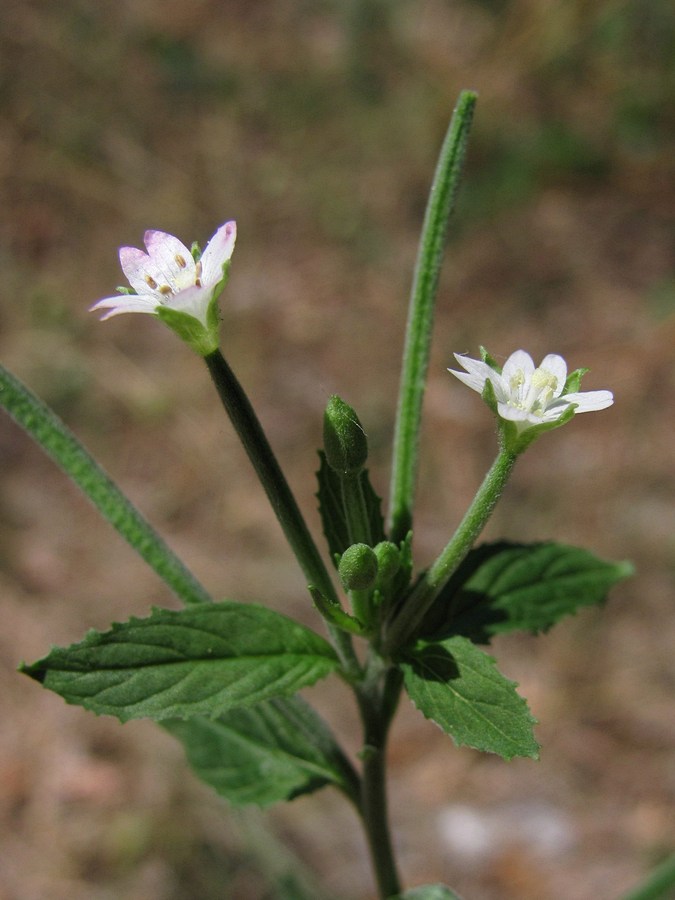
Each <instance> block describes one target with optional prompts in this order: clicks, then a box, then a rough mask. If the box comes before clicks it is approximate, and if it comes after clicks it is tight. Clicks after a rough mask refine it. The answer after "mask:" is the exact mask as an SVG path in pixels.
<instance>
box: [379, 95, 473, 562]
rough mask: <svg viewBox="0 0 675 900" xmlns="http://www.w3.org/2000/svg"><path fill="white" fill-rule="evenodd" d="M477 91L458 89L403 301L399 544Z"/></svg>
mask: <svg viewBox="0 0 675 900" xmlns="http://www.w3.org/2000/svg"><path fill="white" fill-rule="evenodd" d="M477 99H478V97H477V94H475V93H474V92H473V91H462V92H461V94H460V95H459V98H458V100H457V106H456V107H455V110H454V112H453V114H452V119H451V120H450V125H449V127H448V130H447V133H446V135H445V139H444V141H443V146H442V147H441V152H440V154H439V157H438V163H437V164H436V171H435V173H434V180H433V183H432V185H431V190H430V192H429V199H428V201H427V208H426V212H425V213H424V223H423V225H422V233H421V235H420V242H419V247H418V250H417V261H416V262H415V274H414V277H413V284H412V289H411V292H410V303H409V306H408V324H407V326H406V335H405V346H404V349H403V364H402V366H401V381H400V387H399V394H398V409H397V414H396V427H395V433H394V456H393V460H392V472H391V491H390V497H391V505H390V520H389V521H390V524H391V527H390V531H391V540H392V541H393V543H395V544H398V543H400V542H401V541H402V540H404V539H405V536H406V534H408V532H409V531H410V530H411V528H412V525H413V498H414V494H415V485H416V483H417V466H418V456H419V436H420V425H421V420H422V402H423V400H424V391H425V387H426V380H427V370H428V368H429V353H430V349H431V332H432V330H433V324H434V310H435V306H436V295H437V293H438V285H439V280H440V273H441V263H442V262H443V256H444V255H445V247H446V242H447V236H448V226H449V222H450V216H451V215H452V212H453V210H454V208H455V200H456V198H457V192H458V190H459V183H460V180H461V176H462V169H463V165H464V157H465V155H466V148H467V144H468V140H469V131H470V130H471V122H472V119H473V112H474V108H475V106H476V100H477Z"/></svg>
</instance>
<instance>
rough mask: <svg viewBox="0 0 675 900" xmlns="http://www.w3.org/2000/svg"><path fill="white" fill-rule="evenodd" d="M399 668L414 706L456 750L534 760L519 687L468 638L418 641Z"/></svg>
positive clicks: (529, 717)
mask: <svg viewBox="0 0 675 900" xmlns="http://www.w3.org/2000/svg"><path fill="white" fill-rule="evenodd" d="M401 669H402V670H403V680H404V684H405V688H406V691H407V693H408V696H409V697H410V699H411V700H412V702H413V704H414V705H415V706H416V707H417V709H419V710H420V712H421V713H422V714H423V715H424V716H425V717H426V718H427V719H431V720H432V721H434V722H435V723H436V724H437V725H438V726H439V727H440V728H441V729H442V730H443V731H444V732H445V733H446V734H449V735H450V737H452V739H453V740H454V742H455V743H456V744H457V745H458V746H468V747H473V748H474V749H476V750H482V751H485V752H488V753H497V754H499V756H502V757H503V758H504V759H513V757H514V756H529V757H531V758H533V759H536V758H537V756H538V753H539V745H538V744H537V742H536V740H535V739H534V734H533V726H534V725H535V724H536V719H534V718H533V716H532V715H531V713H530V711H529V709H528V707H527V703H526V702H525V700H524V699H523V698H522V697H521V696H520V695H519V694H518V693H517V692H516V687H517V685H516V684H515V682H513V681H509V679H508V678H505V677H504V676H503V675H502V674H501V673H500V672H499V670H498V669H497V667H496V664H495V661H494V659H493V658H492V657H491V656H488V655H487V654H486V653H484V652H483V651H482V650H480V649H479V648H478V647H476V645H475V644H473V643H472V642H471V641H470V640H468V639H467V638H465V637H460V636H456V637H452V638H448V639H447V640H444V641H439V642H437V643H426V642H420V643H418V645H417V646H416V647H415V649H414V650H413V651H412V652H409V653H408V654H406V656H405V657H404V658H403V659H402V660H401Z"/></svg>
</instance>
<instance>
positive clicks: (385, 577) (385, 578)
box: [374, 541, 401, 590]
mask: <svg viewBox="0 0 675 900" xmlns="http://www.w3.org/2000/svg"><path fill="white" fill-rule="evenodd" d="M374 553H375V556H376V557H377V586H378V588H379V589H380V590H386V589H387V588H388V587H389V585H390V584H391V582H392V581H393V580H394V578H395V577H396V574H397V573H398V570H399V569H400V568H401V554H400V552H399V549H398V547H397V546H396V545H395V544H392V543H391V542H390V541H382V542H381V543H380V544H378V545H377V547H375V549H374Z"/></svg>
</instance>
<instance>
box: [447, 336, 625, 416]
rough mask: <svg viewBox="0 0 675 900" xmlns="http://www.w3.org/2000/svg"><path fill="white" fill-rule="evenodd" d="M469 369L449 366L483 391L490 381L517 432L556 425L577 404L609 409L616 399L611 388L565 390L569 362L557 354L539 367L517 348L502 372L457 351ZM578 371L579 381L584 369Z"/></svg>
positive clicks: (502, 410)
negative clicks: (460, 370) (461, 370)
mask: <svg viewBox="0 0 675 900" xmlns="http://www.w3.org/2000/svg"><path fill="white" fill-rule="evenodd" d="M455 359H456V360H457V362H458V363H459V364H460V365H461V366H463V367H464V368H465V369H466V372H457V371H455V369H448V371H449V372H452V374H453V375H456V376H457V378H459V380H460V381H463V382H464V384H466V385H468V386H469V387H470V388H472V389H473V390H474V391H478V393H479V394H482V393H483V390H484V389H485V384H486V382H487V381H490V383H491V384H492V387H493V389H494V395H495V400H496V402H497V413H498V414H499V416H500V417H501V418H502V419H506V420H507V421H509V422H513V423H515V425H516V429H517V433H520V432H522V431H524V430H525V429H527V428H531V427H532V426H534V425H552V424H555V423H556V422H557V421H558V420H559V419H560V418H561V417H562V416H563V415H564V414H565V413H566V412H567V411H568V410H570V408H571V407H572V404H574V407H575V408H574V413H582V412H592V411H594V410H596V409H606V407H608V406H611V405H612V403H613V402H614V397H613V395H612V393H611V391H571V392H569V393H565V385H566V382H567V363H566V362H565V360H564V359H563V358H562V356H558V355H557V354H555V353H549V354H548V356H545V357H544V359H543V360H542V362H541V365H540V366H539V367H538V368H535V365H534V362H533V361H532V357H531V356H530V354H529V353H526V352H525V351H524V350H516V352H515V353H512V354H511V356H509V358H508V359H507V360H506V362H505V363H504V368H503V369H502V371H501V373H500V372H498V371H497V370H496V369H494V368H493V367H492V366H491V365H489V364H488V363H487V362H483V361H481V360H479V359H471V358H470V357H468V356H462V355H460V354H458V353H455ZM574 374H578V377H577V379H576V381H577V382H578V381H579V379H580V377H581V375H582V374H583V371H581V372H579V373H574Z"/></svg>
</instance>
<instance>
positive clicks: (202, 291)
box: [162, 285, 211, 328]
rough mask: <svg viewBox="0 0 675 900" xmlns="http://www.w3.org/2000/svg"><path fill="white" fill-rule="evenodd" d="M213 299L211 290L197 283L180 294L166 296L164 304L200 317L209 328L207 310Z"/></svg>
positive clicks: (197, 317) (196, 317)
mask: <svg viewBox="0 0 675 900" xmlns="http://www.w3.org/2000/svg"><path fill="white" fill-rule="evenodd" d="M210 301H211V291H209V290H207V289H206V288H204V287H197V286H196V285H195V286H193V287H190V288H185V290H183V291H180V293H178V294H173V295H170V296H168V297H167V298H166V300H165V302H164V303H163V304H162V305H163V306H168V307H170V308H171V309H176V310H178V312H182V313H186V314H187V315H189V316H193V317H194V318H195V319H198V320H199V321H200V322H201V323H202V325H203V326H204V327H205V328H208V321H207V311H208V308H209V303H210Z"/></svg>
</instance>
